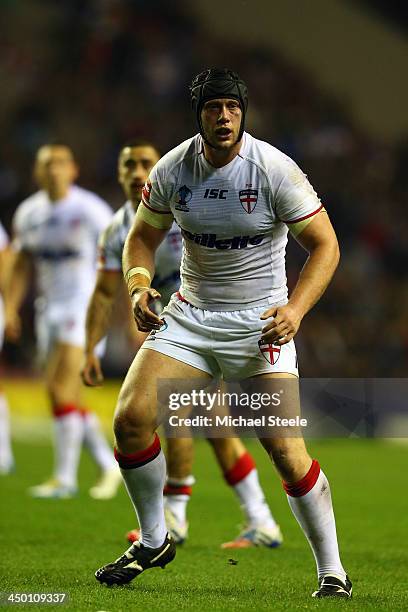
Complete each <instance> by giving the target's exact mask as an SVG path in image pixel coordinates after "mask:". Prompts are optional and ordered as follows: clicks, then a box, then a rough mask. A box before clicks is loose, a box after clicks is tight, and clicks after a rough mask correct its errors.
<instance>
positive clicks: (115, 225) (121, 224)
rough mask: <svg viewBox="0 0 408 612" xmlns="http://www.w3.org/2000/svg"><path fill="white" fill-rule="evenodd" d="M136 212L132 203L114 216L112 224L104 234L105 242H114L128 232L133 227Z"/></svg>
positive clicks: (121, 208) (127, 203)
mask: <svg viewBox="0 0 408 612" xmlns="http://www.w3.org/2000/svg"><path fill="white" fill-rule="evenodd" d="M133 218H134V212H133V209H132V205H131V204H130V202H126V204H124V205H123V206H121V207H120V208H119V209H118V210H117V211H116V212H115V214H114V215H113V217H112V220H111V222H110V223H109V225H108V226H107V227H106V229H105V230H104V232H103V238H104V240H114V239H115V238H116V237H117V236H118V235H120V234H122V233H123V231H128V230H129V229H130V226H131V225H132V221H133Z"/></svg>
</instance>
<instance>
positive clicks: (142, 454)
mask: <svg viewBox="0 0 408 612" xmlns="http://www.w3.org/2000/svg"><path fill="white" fill-rule="evenodd" d="M160 451H161V445H160V438H159V436H158V435H157V434H155V435H154V441H153V443H152V444H151V445H150V446H148V447H147V448H145V449H144V450H141V451H137V453H133V454H131V455H122V454H121V453H120V452H119V451H118V449H117V448H115V449H114V454H115V459H116V461H117V462H118V463H119V465H120V467H121V468H122V469H123V470H131V469H133V468H138V467H142V465H146V463H149V462H150V461H153V459H156V457H157V456H158V455H159V453H160Z"/></svg>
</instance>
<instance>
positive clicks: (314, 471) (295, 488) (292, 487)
mask: <svg viewBox="0 0 408 612" xmlns="http://www.w3.org/2000/svg"><path fill="white" fill-rule="evenodd" d="M319 474H320V465H319V462H318V461H316V459H313V461H312V465H311V467H310V470H309V471H308V473H307V474H306V476H304V477H303V478H302V479H301V480H299V481H298V482H294V483H288V482H285V481H282V484H283V488H284V489H285V491H286V493H287V494H288V495H290V496H291V497H301V496H302V495H306V493H309V491H311V490H312V489H313V487H314V486H315V484H316V481H317V479H318V478H319Z"/></svg>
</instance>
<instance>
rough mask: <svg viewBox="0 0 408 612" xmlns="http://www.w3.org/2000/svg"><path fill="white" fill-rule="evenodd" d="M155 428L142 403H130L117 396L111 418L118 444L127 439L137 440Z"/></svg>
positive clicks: (148, 434) (149, 433)
mask: <svg viewBox="0 0 408 612" xmlns="http://www.w3.org/2000/svg"><path fill="white" fill-rule="evenodd" d="M155 429H156V427H155V423H152V421H151V418H150V415H149V413H148V411H147V410H146V408H145V407H144V406H143V405H139V404H138V405H137V406H135V405H131V404H129V403H128V402H126V401H123V400H121V399H120V398H119V402H118V406H117V410H116V413H115V416H114V420H113V431H114V434H115V438H116V441H117V443H118V445H119V446H121V442H124V441H128V440H129V439H133V440H137V439H139V438H144V437H146V436H151V434H152V433H153V432H154V430H155Z"/></svg>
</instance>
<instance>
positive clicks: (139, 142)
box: [120, 138, 161, 157]
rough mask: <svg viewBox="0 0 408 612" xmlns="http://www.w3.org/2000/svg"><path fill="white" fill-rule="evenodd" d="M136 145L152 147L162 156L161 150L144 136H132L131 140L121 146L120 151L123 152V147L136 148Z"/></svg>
mask: <svg viewBox="0 0 408 612" xmlns="http://www.w3.org/2000/svg"><path fill="white" fill-rule="evenodd" d="M135 147H151V148H152V149H154V150H155V151H156V153H157V155H158V156H159V157H161V153H160V150H159V149H158V148H157V146H156V145H155V144H153V142H151V141H150V140H146V139H144V138H132V139H131V140H127V141H126V142H125V144H124V145H122V146H121V147H120V152H122V151H123V149H127V148H129V149H134V148H135Z"/></svg>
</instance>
